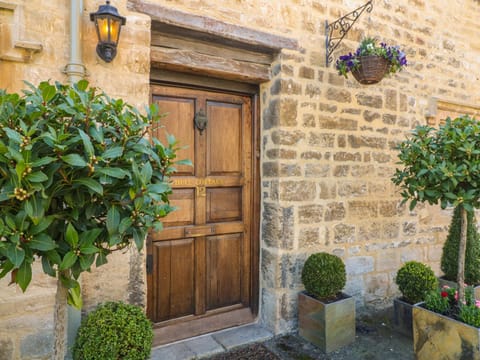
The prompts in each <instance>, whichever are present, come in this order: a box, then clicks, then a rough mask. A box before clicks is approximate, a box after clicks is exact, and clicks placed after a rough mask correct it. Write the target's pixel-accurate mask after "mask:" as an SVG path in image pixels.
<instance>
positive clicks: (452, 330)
mask: <svg viewBox="0 0 480 360" xmlns="http://www.w3.org/2000/svg"><path fill="white" fill-rule="evenodd" d="M413 349H414V352H415V358H416V359H417V360H433V359H469V360H480V329H479V328H476V327H473V326H470V325H467V324H465V323H462V322H460V321H457V320H454V319H452V318H449V317H447V316H443V315H441V314H437V313H435V312H433V311H430V310H427V309H425V308H423V307H422V303H421V304H417V305H414V307H413Z"/></svg>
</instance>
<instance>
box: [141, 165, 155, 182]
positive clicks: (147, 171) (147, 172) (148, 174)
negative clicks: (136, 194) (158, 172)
mask: <svg viewBox="0 0 480 360" xmlns="http://www.w3.org/2000/svg"><path fill="white" fill-rule="evenodd" d="M152 172H153V171H152V165H150V163H149V162H147V163H146V164H145V165H144V166H143V167H142V171H141V174H142V179H143V181H144V182H145V183H147V184H148V183H149V182H150V179H151V178H152Z"/></svg>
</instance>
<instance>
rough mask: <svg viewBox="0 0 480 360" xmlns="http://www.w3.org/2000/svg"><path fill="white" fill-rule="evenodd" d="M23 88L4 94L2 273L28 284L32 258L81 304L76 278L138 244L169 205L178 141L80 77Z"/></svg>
mask: <svg viewBox="0 0 480 360" xmlns="http://www.w3.org/2000/svg"><path fill="white" fill-rule="evenodd" d="M29 87H30V89H29V90H27V91H24V94H23V95H22V96H20V95H18V94H9V93H7V92H5V91H0V236H1V237H0V278H1V277H4V276H6V275H7V274H9V273H10V274H11V277H12V282H15V283H17V284H18V285H19V286H20V287H21V288H22V290H23V291H25V290H26V288H27V287H28V284H29V283H30V281H31V278H32V263H33V262H34V261H35V260H36V259H38V260H40V261H41V263H42V266H43V271H44V272H45V273H47V274H49V275H51V276H58V277H59V278H60V279H61V281H62V283H63V285H64V286H65V287H67V288H68V289H69V302H70V303H71V304H74V305H76V306H80V304H81V303H80V296H79V295H80V287H79V283H78V282H77V281H76V279H78V277H79V275H80V274H81V273H82V272H84V271H89V270H90V269H91V267H92V265H94V264H95V265H96V266H100V265H103V264H105V263H106V262H107V256H108V255H109V254H110V253H112V252H113V251H117V250H121V249H125V248H127V247H129V246H131V245H132V243H134V244H135V246H136V247H137V248H138V249H141V248H142V246H143V242H144V238H145V235H146V233H147V230H148V229H150V228H154V229H160V228H161V222H160V220H161V218H162V217H163V216H165V215H167V214H168V213H169V212H170V211H172V209H173V208H172V207H171V206H170V205H169V203H168V194H170V193H171V188H170V185H169V183H168V176H169V175H170V174H171V173H172V172H173V171H174V170H175V168H174V164H175V161H176V160H175V159H176V151H177V144H176V141H175V139H174V138H173V137H172V136H168V144H166V145H163V144H162V143H161V142H160V141H158V140H157V139H151V140H150V141H149V140H148V139H147V138H146V137H145V135H146V134H147V133H148V131H149V128H150V127H152V126H158V120H159V118H160V116H159V114H158V109H157V108H156V107H155V106H151V107H150V108H149V109H147V114H146V115H142V114H141V113H139V111H138V110H136V109H135V108H134V107H132V106H130V105H128V104H126V103H125V102H123V101H122V100H115V99H111V98H109V97H108V96H107V95H106V94H104V93H102V92H99V91H98V90H97V89H95V88H89V87H88V83H87V82H86V81H83V80H82V81H80V82H78V83H77V84H76V85H75V86H73V87H70V86H65V85H61V84H59V83H57V84H55V85H52V84H50V83H48V82H42V83H41V84H40V85H39V86H38V87H35V86H33V85H31V84H29ZM177 163H179V162H177Z"/></svg>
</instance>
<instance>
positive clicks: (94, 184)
mask: <svg viewBox="0 0 480 360" xmlns="http://www.w3.org/2000/svg"><path fill="white" fill-rule="evenodd" d="M73 183H74V184H80V185H84V186H86V187H88V188H89V189H90V190H92V191H94V192H96V193H97V194H100V195H103V186H102V185H101V184H100V183H99V182H98V181H95V180H93V179H91V178H82V179H77V180H73Z"/></svg>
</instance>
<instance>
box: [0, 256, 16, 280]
mask: <svg viewBox="0 0 480 360" xmlns="http://www.w3.org/2000/svg"><path fill="white" fill-rule="evenodd" d="M2 268H3V270H2V272H0V279H1V278H3V277H5V275H7V274H8V273H10V271H12V270H13V268H14V265H13V264H12V263H11V262H10V261H8V260H7V261H5V262H3V263H2ZM0 269H1V268H0Z"/></svg>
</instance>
